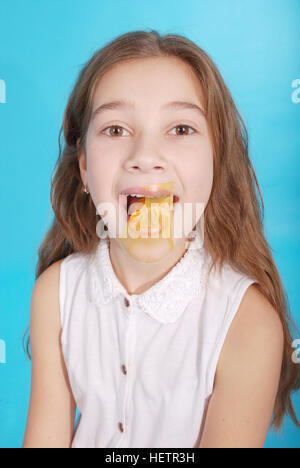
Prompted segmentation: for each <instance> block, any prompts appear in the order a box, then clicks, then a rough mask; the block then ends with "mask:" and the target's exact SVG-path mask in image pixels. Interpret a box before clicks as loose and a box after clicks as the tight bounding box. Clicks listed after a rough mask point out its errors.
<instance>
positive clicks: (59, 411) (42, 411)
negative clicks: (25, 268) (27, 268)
mask: <svg viewBox="0 0 300 468" xmlns="http://www.w3.org/2000/svg"><path fill="white" fill-rule="evenodd" d="M60 263H61V260H60V261H58V262H55V263H54V264H52V265H51V266H50V267H49V268H47V270H45V271H44V272H43V273H42V274H41V275H40V277H39V278H38V279H37V281H36V283H35V285H34V288H33V291H32V296H31V311H30V340H31V356H32V367H31V392H30V403H29V410H28V416H27V424H26V431H25V436H24V441H23V447H22V448H70V446H71V443H72V437H73V426H74V419H75V410H76V403H75V401H74V398H73V395H72V392H71V389H70V384H69V380H68V375H67V371H66V368H65V364H64V360H63V355H62V350H61V345H60V332H61V326H60V311H59V298H58V297H59V296H58V292H59V290H58V287H59V274H60Z"/></svg>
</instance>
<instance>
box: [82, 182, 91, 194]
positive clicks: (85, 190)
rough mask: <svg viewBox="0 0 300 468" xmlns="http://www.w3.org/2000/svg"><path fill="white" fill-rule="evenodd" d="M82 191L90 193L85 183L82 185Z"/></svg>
mask: <svg viewBox="0 0 300 468" xmlns="http://www.w3.org/2000/svg"><path fill="white" fill-rule="evenodd" d="M83 191H84V192H85V193H90V192H89V191H88V190H87V184H86V185H85V186H84V189H83Z"/></svg>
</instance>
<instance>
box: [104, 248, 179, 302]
mask: <svg viewBox="0 0 300 468" xmlns="http://www.w3.org/2000/svg"><path fill="white" fill-rule="evenodd" d="M186 251H187V247H186V239H182V240H181V241H180V242H178V243H177V244H176V245H175V247H174V249H173V250H172V251H171V252H170V254H169V255H167V256H166V257H165V258H163V259H162V260H160V261H159V262H155V263H142V262H138V261H136V260H134V259H133V258H132V257H131V256H130V255H129V254H128V253H127V252H125V251H124V250H123V248H122V247H121V246H120V244H119V243H118V241H117V240H116V239H110V240H109V253H110V260H111V264H112V267H113V269H114V271H115V274H116V276H117V278H118V279H119V281H120V283H121V284H122V285H123V286H124V288H125V289H126V291H127V292H128V294H141V293H142V292H144V291H146V290H147V289H149V288H150V287H151V286H152V285H153V284H155V283H156V282H157V281H159V280H160V279H162V278H163V277H164V276H165V275H166V274H167V273H168V272H169V271H170V270H171V269H172V268H173V267H174V266H175V265H176V263H178V262H179V260H180V259H181V258H182V257H183V255H184V254H185V252H186Z"/></svg>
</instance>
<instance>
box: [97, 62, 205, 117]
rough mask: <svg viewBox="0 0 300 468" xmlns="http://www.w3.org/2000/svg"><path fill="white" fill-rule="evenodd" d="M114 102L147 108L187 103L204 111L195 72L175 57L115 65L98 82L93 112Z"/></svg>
mask: <svg viewBox="0 0 300 468" xmlns="http://www.w3.org/2000/svg"><path fill="white" fill-rule="evenodd" d="M116 99H119V100H127V101H131V102H134V103H136V106H137V107H138V106H139V105H140V106H143V105H145V106H147V109H150V108H151V107H157V106H158V107H160V106H162V105H163V104H164V103H166V102H171V101H190V102H193V103H195V104H198V105H200V106H201V107H202V108H203V95H202V89H201V85H200V83H199V79H198V77H197V75H196V73H195V71H194V70H193V68H192V66H191V65H189V64H187V63H185V62H184V61H183V60H180V59H178V58H177V57H151V58H140V59H135V60H127V61H126V62H123V63H118V64H116V65H114V66H113V67H112V68H111V69H110V70H108V71H107V72H106V73H105V74H104V75H103V76H102V77H101V78H100V80H99V82H98V83H97V86H96V88H95V91H94V96H93V109H94V110H95V108H96V107H97V106H99V105H101V104H102V103H103V102H106V101H114V100H116Z"/></svg>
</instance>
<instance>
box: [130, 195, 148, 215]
mask: <svg viewBox="0 0 300 468" xmlns="http://www.w3.org/2000/svg"><path fill="white" fill-rule="evenodd" d="M144 203H145V198H141V197H132V196H130V197H129V199H128V214H129V215H131V214H132V213H134V212H135V211H137V210H139V209H141V208H142V207H143V205H144Z"/></svg>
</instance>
